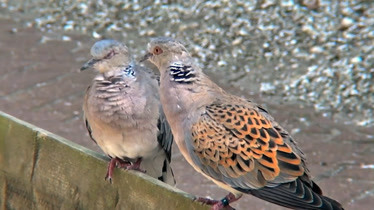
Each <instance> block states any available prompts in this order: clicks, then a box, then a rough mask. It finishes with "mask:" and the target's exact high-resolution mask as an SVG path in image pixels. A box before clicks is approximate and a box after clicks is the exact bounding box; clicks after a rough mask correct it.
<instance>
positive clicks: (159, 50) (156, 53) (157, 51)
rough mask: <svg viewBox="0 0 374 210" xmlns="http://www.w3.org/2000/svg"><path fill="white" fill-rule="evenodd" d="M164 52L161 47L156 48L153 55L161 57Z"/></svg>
mask: <svg viewBox="0 0 374 210" xmlns="http://www.w3.org/2000/svg"><path fill="white" fill-rule="evenodd" d="M162 52H163V51H162V49H161V47H158V46H157V47H155V49H153V54H155V55H160V54H161V53H162Z"/></svg>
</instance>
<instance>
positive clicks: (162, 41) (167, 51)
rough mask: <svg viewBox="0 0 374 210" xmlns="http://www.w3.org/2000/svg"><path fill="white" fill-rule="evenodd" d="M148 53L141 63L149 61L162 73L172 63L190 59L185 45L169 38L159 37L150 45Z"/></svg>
mask: <svg viewBox="0 0 374 210" xmlns="http://www.w3.org/2000/svg"><path fill="white" fill-rule="evenodd" d="M147 50H148V53H147V54H146V55H145V56H144V58H143V59H142V60H141V61H145V60H149V61H151V62H152V63H153V64H154V65H156V66H157V68H158V69H159V70H160V71H162V69H163V68H162V67H163V66H167V65H169V64H170V62H171V61H175V60H180V59H183V58H186V56H187V57H190V54H189V52H188V51H187V49H186V48H185V47H184V46H183V44H182V43H181V42H179V41H177V40H175V39H172V38H169V37H158V38H155V39H152V40H151V42H149V43H148V49H147Z"/></svg>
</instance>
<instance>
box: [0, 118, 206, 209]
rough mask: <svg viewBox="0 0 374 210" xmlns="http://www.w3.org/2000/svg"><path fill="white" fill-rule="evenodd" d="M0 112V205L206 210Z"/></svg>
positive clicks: (184, 196) (155, 182) (157, 183)
mask: <svg viewBox="0 0 374 210" xmlns="http://www.w3.org/2000/svg"><path fill="white" fill-rule="evenodd" d="M107 162H108V158H107V157H105V156H103V155H101V154H99V153H96V152H93V151H91V150H88V149H86V148H84V147H82V146H79V145H77V144H75V143H73V142H70V141H68V140H66V139H64V138H62V137H59V136H57V135H54V134H52V133H50V132H48V131H45V130H43V129H40V128H38V127H35V126H33V125H31V124H29V123H26V122H24V121H22V120H19V119H17V118H15V117H12V116H10V115H8V114H5V113H3V112H0V208H1V209H141V210H143V209H158V210H160V209H162V210H164V209H208V207H207V206H203V205H201V204H199V203H197V202H193V201H192V199H193V196H191V195H189V194H187V193H185V192H183V191H181V190H178V189H176V188H174V187H170V186H169V185H166V184H164V183H162V182H160V181H158V180H156V179H153V178H151V177H149V176H147V175H145V174H142V173H137V172H133V171H125V170H120V169H116V170H115V172H114V176H113V180H114V183H113V184H109V183H108V182H106V181H105V180H104V176H105V172H106V167H107Z"/></svg>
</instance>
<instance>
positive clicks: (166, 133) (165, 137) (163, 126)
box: [157, 109, 173, 162]
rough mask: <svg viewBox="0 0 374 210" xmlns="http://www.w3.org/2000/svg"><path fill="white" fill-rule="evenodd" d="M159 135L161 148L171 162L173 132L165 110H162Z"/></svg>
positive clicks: (158, 139)
mask: <svg viewBox="0 0 374 210" xmlns="http://www.w3.org/2000/svg"><path fill="white" fill-rule="evenodd" d="M157 126H158V129H159V133H158V136H157V141H158V143H159V144H160V145H161V147H162V148H163V149H164V150H165V153H166V157H167V159H168V161H169V162H170V159H171V147H172V145H173V134H172V132H171V128H170V125H169V123H168V121H167V120H166V117H165V114H164V112H163V110H162V109H161V110H160V118H159V120H158V125H157Z"/></svg>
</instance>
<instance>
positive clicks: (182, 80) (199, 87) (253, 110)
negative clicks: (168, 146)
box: [143, 38, 343, 209]
mask: <svg viewBox="0 0 374 210" xmlns="http://www.w3.org/2000/svg"><path fill="white" fill-rule="evenodd" d="M145 59H149V60H150V61H151V62H152V63H153V64H155V65H156V66H157V67H158V69H159V71H160V72H161V78H160V96H161V103H162V106H163V109H164V112H165V115H166V119H167V120H168V121H169V123H170V126H171V129H172V132H173V135H174V138H175V142H176V144H177V145H178V147H179V149H180V151H181V153H182V154H183V156H184V157H185V158H186V160H187V161H188V162H189V163H190V164H191V165H192V166H193V167H194V168H195V170H196V171H198V172H200V173H202V174H203V175H204V176H205V177H207V178H208V179H210V180H212V181H213V182H214V183H216V184H217V185H219V186H220V187H222V188H224V189H226V190H228V191H229V192H230V193H229V194H228V195H227V196H226V197H225V198H223V199H222V200H220V201H215V200H210V199H206V198H199V199H198V200H199V201H201V202H204V203H207V204H210V205H213V206H212V209H221V208H223V207H225V206H227V207H229V204H230V203H231V202H233V201H236V200H238V199H239V198H240V197H241V196H242V195H243V194H252V195H254V196H256V197H258V198H261V199H263V200H266V201H269V202H272V203H275V204H278V205H281V206H285V207H288V208H293V209H343V208H342V206H341V204H339V203H338V202H337V201H335V200H333V199H331V198H328V197H326V196H323V195H322V191H321V189H320V188H319V187H318V185H317V184H316V183H314V182H313V181H312V180H311V179H310V176H309V171H308V169H307V166H306V164H305V156H304V154H303V152H302V151H301V150H300V149H299V148H298V147H297V145H296V143H295V141H294V140H293V138H292V137H291V136H290V134H289V133H288V132H287V131H286V130H285V129H284V128H283V127H281V126H280V125H279V124H278V123H277V122H276V121H275V120H274V119H273V117H272V116H270V114H269V113H268V112H267V111H266V110H265V109H264V108H262V107H261V106H259V105H257V104H256V103H254V102H252V101H250V100H245V99H243V98H240V97H238V96H234V95H231V94H229V93H227V92H226V91H224V90H223V89H222V88H220V87H219V86H218V85H217V84H215V83H214V82H213V81H211V80H210V79H209V78H208V77H207V76H206V75H205V74H204V73H203V71H202V70H201V68H199V66H198V65H197V64H196V63H195V62H194V60H193V58H192V57H191V56H190V54H189V52H188V51H187V50H186V48H185V47H184V46H183V45H182V44H181V43H180V42H179V41H176V40H173V39H171V38H156V39H154V40H152V41H151V42H150V43H149V44H148V54H147V55H146V56H145V57H144V59H143V60H145Z"/></svg>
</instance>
